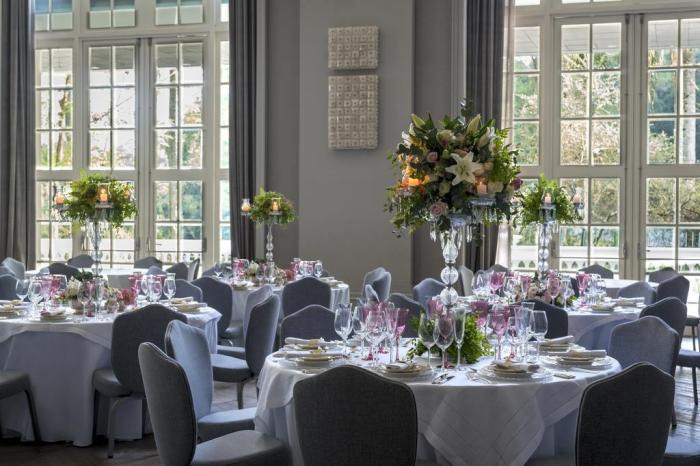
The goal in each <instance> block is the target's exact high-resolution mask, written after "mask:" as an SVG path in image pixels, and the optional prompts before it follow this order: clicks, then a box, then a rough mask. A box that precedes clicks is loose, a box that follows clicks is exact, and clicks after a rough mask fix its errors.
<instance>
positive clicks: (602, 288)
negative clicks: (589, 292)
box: [596, 277, 608, 303]
mask: <svg viewBox="0 0 700 466" xmlns="http://www.w3.org/2000/svg"><path fill="white" fill-rule="evenodd" d="M596 290H597V291H598V301H599V302H601V303H602V302H603V301H605V298H606V297H607V296H608V284H607V283H605V279H604V278H602V277H601V278H599V279H598V281H597V282H596Z"/></svg>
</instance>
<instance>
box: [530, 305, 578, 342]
mask: <svg viewBox="0 0 700 466" xmlns="http://www.w3.org/2000/svg"><path fill="white" fill-rule="evenodd" d="M528 301H529V302H533V303H535V310H536V311H544V312H545V313H546V314H547V334H546V335H545V338H558V337H565V336H567V335H568V334H569V314H567V313H566V311H565V310H564V309H562V308H560V307H558V306H553V305H551V304H547V303H545V302H543V301H540V300H539V299H533V300H528ZM526 302H527V301H526Z"/></svg>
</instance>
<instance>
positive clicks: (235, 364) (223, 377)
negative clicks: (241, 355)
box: [211, 354, 253, 383]
mask: <svg viewBox="0 0 700 466" xmlns="http://www.w3.org/2000/svg"><path fill="white" fill-rule="evenodd" d="M211 366H212V369H213V370H214V380H217V381H219V382H229V383H238V382H243V381H245V380H248V379H249V378H250V377H251V376H252V375H253V374H252V372H250V368H249V367H248V363H246V362H245V361H244V360H243V359H238V358H232V357H230V356H225V355H223V354H212V355H211Z"/></svg>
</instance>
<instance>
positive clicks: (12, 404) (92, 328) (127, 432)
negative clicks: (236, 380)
mask: <svg viewBox="0 0 700 466" xmlns="http://www.w3.org/2000/svg"><path fill="white" fill-rule="evenodd" d="M220 317H221V314H219V313H218V312H217V311H215V310H214V309H211V308H207V309H206V311H205V312H202V313H199V314H188V315H187V320H188V322H189V323H190V324H191V325H193V326H195V327H199V328H202V329H203V330H204V331H205V333H206V334H207V340H208V341H209V347H210V349H211V350H212V352H215V351H216V341H217V328H216V324H217V321H218V320H219V318H220ZM111 334H112V321H91V322H65V323H58V322H55V323H54V322H52V323H44V322H29V321H26V320H20V319H7V320H0V369H2V370H21V371H25V372H28V373H29V376H30V379H31V385H32V393H33V395H34V402H35V403H36V408H37V417H38V419H39V427H40V431H41V436H42V440H44V441H48V442H56V441H69V442H73V444H74V445H77V446H87V445H90V444H91V443H92V424H93V394H94V388H93V385H92V375H93V373H94V372H95V370H96V369H100V368H103V367H109V366H110V348H111ZM106 402H107V400H105V399H102V404H101V406H100V419H99V420H98V432H104V431H105V430H106V429H105V427H106V413H107V403H106ZM122 408H123V409H122ZM117 415H118V416H119V422H118V425H117V430H116V433H117V438H122V439H134V438H139V437H140V435H141V428H140V426H141V408H140V403H139V402H136V401H135V402H132V403H124V404H123V405H122V406H121V407H120V409H119V412H118V413H117ZM0 426H2V428H3V433H5V434H10V435H16V433H20V434H21V436H22V439H23V440H33V438H34V437H33V433H32V429H31V421H30V417H29V411H28V410H27V405H26V402H25V399H24V396H23V395H21V394H20V395H17V396H14V397H11V398H8V399H5V400H3V401H2V402H0Z"/></svg>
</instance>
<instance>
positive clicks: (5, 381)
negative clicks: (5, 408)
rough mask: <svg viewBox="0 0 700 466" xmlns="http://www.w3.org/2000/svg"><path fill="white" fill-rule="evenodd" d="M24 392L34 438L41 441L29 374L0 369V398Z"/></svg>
mask: <svg viewBox="0 0 700 466" xmlns="http://www.w3.org/2000/svg"><path fill="white" fill-rule="evenodd" d="M21 393H24V396H25V398H26V400H27V407H28V408H29V416H30V418H31V420H32V429H33V430H34V439H35V440H36V441H37V442H41V434H40V433H39V423H38V422H37V418H36V407H35V406H34V398H33V397H32V389H31V380H30V379H29V374H27V373H26V372H20V371H0V400H3V399H5V398H9V397H11V396H14V395H17V394H21Z"/></svg>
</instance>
